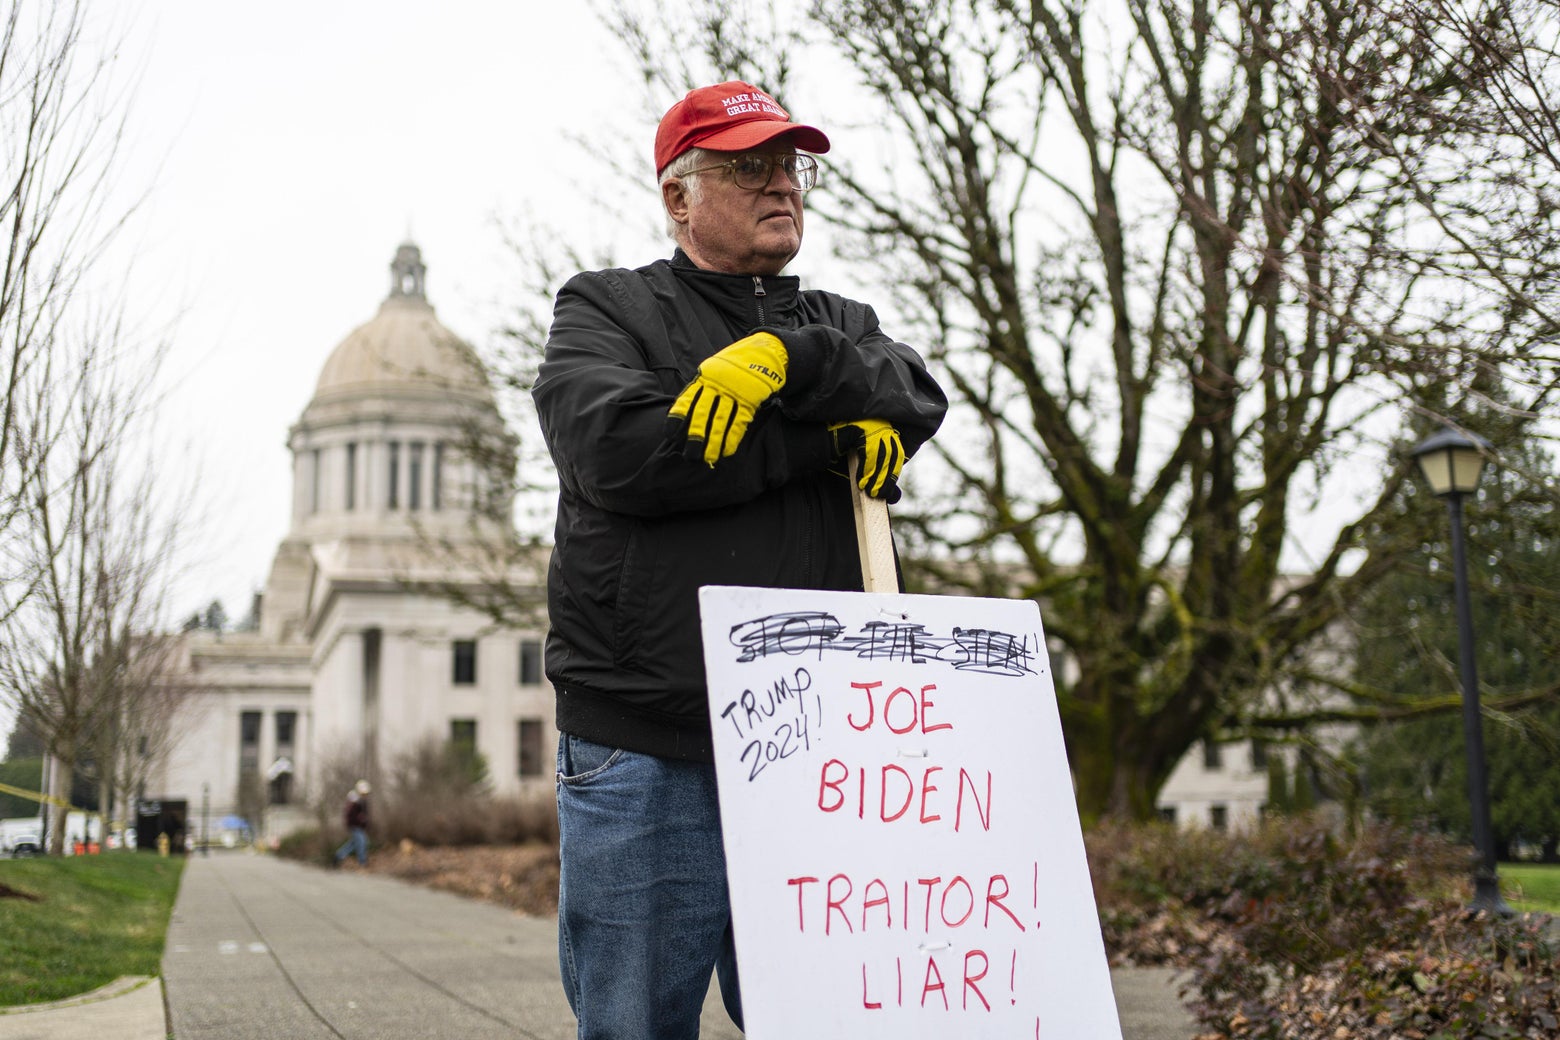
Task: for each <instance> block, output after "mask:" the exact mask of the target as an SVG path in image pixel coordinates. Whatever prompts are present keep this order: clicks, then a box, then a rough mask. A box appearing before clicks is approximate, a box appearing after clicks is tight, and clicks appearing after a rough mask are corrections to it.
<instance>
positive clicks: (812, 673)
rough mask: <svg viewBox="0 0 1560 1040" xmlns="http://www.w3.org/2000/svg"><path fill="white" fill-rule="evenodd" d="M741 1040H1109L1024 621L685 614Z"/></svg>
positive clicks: (1069, 826) (724, 603)
mask: <svg viewBox="0 0 1560 1040" xmlns="http://www.w3.org/2000/svg"><path fill="white" fill-rule="evenodd" d="M699 603H700V610H701V613H702V622H703V634H704V655H705V667H706V670H707V673H708V677H709V690H710V716H711V719H712V720H713V724H714V733H715V763H716V776H717V780H718V783H719V789H720V811H721V822H722V826H723V828H724V831H725V844H726V860H727V867H728V876H729V878H730V888H731V904H732V915H733V926H734V929H735V934H736V942H737V961H738V966H739V972H740V975H741V981H742V1007H743V1017H744V1018H745V1019H746V1023H745V1025H746V1032H747V1035H748V1036H749V1037H751V1038H753V1040H798V1038H805V1040H828V1038H840V1040H847V1038H848V1040H863V1038H870V1037H890V1036H892V1037H895V1038H907V1037H927V1038H932V1037H935V1038H937V1040H951V1038H960V1040H963V1038H969V1037H1005V1038H1011V1040H1034V1038H1037V1037H1039V1038H1055V1040H1119V1038H1120V1037H1121V1027H1120V1024H1119V1022H1118V1020H1117V1016H1116V1005H1115V1000H1114V996H1113V994H1112V991H1111V984H1110V972H1109V969H1108V967H1107V964H1106V960H1105V948H1104V944H1103V943H1102V941H1101V938H1100V926H1099V917H1098V913H1097V911H1096V909H1095V904H1094V894H1093V890H1092V889H1091V887H1090V884H1089V873H1088V864H1087V862H1086V860H1085V858H1084V849H1083V836H1082V833H1081V831H1080V829H1079V825H1078V810H1077V806H1076V803H1075V802H1074V799H1073V789H1072V780H1071V777H1070V775H1069V773H1068V769H1067V755H1066V751H1065V750H1064V748H1063V745H1062V732H1061V724H1060V720H1059V718H1058V715H1057V710H1056V694H1055V690H1054V688H1053V686H1052V682H1051V674H1050V669H1049V666H1048V661H1047V655H1046V651H1045V642H1044V638H1043V636H1042V633H1041V626H1040V612H1039V610H1038V608H1037V607H1036V606H1035V604H1033V603H1031V602H1010V601H1005V600H988V599H959V598H952V597H939V596H904V595H878V594H867V593H859V592H857V593H842V592H812V591H803V590H794V589H751V588H729V587H709V588H704V589H702V590H700V598H699Z"/></svg>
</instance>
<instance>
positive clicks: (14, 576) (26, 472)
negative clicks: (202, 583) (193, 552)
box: [0, 0, 173, 851]
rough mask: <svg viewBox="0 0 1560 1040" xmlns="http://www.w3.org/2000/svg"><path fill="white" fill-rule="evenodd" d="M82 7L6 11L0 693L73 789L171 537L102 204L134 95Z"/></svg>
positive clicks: (109, 706) (2, 55) (118, 699)
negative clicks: (157, 490) (155, 489)
mask: <svg viewBox="0 0 1560 1040" xmlns="http://www.w3.org/2000/svg"><path fill="white" fill-rule="evenodd" d="M88 16H89V11H88V8H87V5H85V4H84V3H79V2H68V0H67V2H52V3H50V2H39V3H31V2H24V3H16V4H12V5H10V6H9V7H8V8H7V9H6V13H5V14H4V16H3V23H0V132H3V133H4V137H5V141H6V149H5V159H4V163H5V165H4V191H3V193H0V223H3V226H4V230H5V232H6V234H7V239H8V244H7V250H6V254H5V261H4V265H3V270H0V394H3V398H0V632H3V634H0V702H4V703H6V704H7V705H8V706H9V707H11V708H13V709H14V710H15V711H16V712H17V714H18V715H19V716H22V717H25V718H27V719H28V720H29V723H30V724H31V725H34V726H36V727H38V728H39V729H40V736H41V737H42V738H43V739H44V742H45V744H46V746H47V747H48V750H49V753H50V754H51V755H52V756H53V757H54V759H55V761H56V765H57V769H56V776H58V777H60V778H61V779H62V780H63V782H64V783H65V784H67V785H68V784H69V782H70V779H71V774H72V773H73V771H74V769H75V766H76V764H77V762H78V761H79V760H80V759H81V758H82V756H84V755H89V754H91V753H92V750H93V748H94V746H96V749H97V756H98V758H99V760H100V761H102V762H104V763H105V766H104V775H105V777H107V776H111V775H112V773H113V769H112V767H111V765H109V764H108V763H111V762H112V760H113V758H114V757H115V755H116V754H117V752H116V751H115V749H113V748H112V747H111V746H110V736H111V734H112V733H113V732H114V731H115V730H116V729H118V728H121V727H120V722H122V720H123V718H124V717H125V715H126V713H127V712H129V711H130V710H131V709H132V707H133V705H132V703H131V702H130V701H129V700H128V699H127V691H128V690H129V689H130V688H131V686H132V685H133V684H134V683H136V682H139V681H141V680H140V678H138V677H139V676H141V674H142V673H144V671H145V670H146V667H147V662H146V661H145V660H143V659H142V653H143V651H144V650H145V649H146V648H147V647H148V646H149V645H150V644H149V643H148V642H147V640H145V639H144V638H142V633H144V632H145V631H146V630H147V628H148V626H150V625H151V624H152V623H153V622H154V619H155V618H156V617H157V613H158V610H159V609H160V603H159V602H158V595H157V590H158V589H159V588H160V582H161V579H162V576H163V572H164V570H165V568H166V566H167V551H168V549H169V544H170V543H169V539H170V538H171V536H172V531H173V528H172V527H171V526H169V525H166V524H164V523H162V521H161V520H159V519H158V516H157V512H156V504H157V500H156V498H155V496H154V495H153V494H152V487H151V478H152V473H153V470H152V468H151V466H150V464H149V462H143V461H141V459H142V449H143V448H144V449H145V452H146V454H145V458H146V459H149V458H150V454H149V452H150V450H151V442H150V440H146V439H143V440H137V438H138V437H142V438H144V437H146V435H147V429H146V428H145V427H144V426H143V425H141V424H140V420H141V419H143V418H144V417H145V416H147V415H148V414H149V412H150V406H151V405H152V403H153V402H152V399H151V390H152V385H153V380H154V377H155V375H156V372H157V369H158V362H159V360H160V358H161V355H162V346H161V345H160V344H158V343H156V342H149V343H148V342H144V341H143V337H142V336H141V335H140V334H139V333H138V332H137V330H135V329H134V328H133V327H131V326H130V325H129V324H127V317H126V316H127V314H128V308H127V307H126V305H125V300H124V298H123V291H122V285H123V281H124V280H123V279H122V278H114V277H112V276H111V274H110V272H108V271H107V270H105V269H104V268H105V262H106V261H107V259H108V257H109V254H110V247H111V245H112V243H113V242H114V240H115V238H116V236H117V235H118V233H119V232H120V231H121V230H122V229H123V227H124V224H125V220H126V219H127V217H128V216H129V214H130V213H131V212H133V209H134V206H133V204H132V205H130V206H128V207H126V208H124V209H115V208H114V200H113V198H111V188H114V187H116V185H115V179H114V176H113V175H114V173H115V169H116V158H117V153H118V149H119V146H120V142H121V140H122V139H123V135H124V127H125V121H126V117H127V114H128V111H129V100H130V95H129V93H128V92H126V91H125V89H124V84H123V83H121V82H119V81H118V79H117V77H116V76H115V75H114V70H113V62H114V60H115V53H116V51H115V48H114V47H113V46H111V45H110V46H106V47H103V48H102V49H97V45H96V44H95V43H93V42H91V41H92V36H93V33H94V32H95V31H96V29H97V28H98V27H97V26H95V25H93V24H92V23H91V22H90V20H89V17H88ZM105 808H106V807H105ZM63 838H64V829H63V828H62V827H55V828H53V833H52V839H53V840H52V846H53V850H54V851H58V850H59V849H60V847H61V843H62V841H63Z"/></svg>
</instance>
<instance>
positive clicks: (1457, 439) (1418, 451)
mask: <svg viewBox="0 0 1560 1040" xmlns="http://www.w3.org/2000/svg"><path fill="white" fill-rule="evenodd" d="M1491 447H1492V445H1491V444H1490V442H1489V441H1487V440H1485V439H1484V438H1483V437H1480V436H1479V435H1478V434H1476V433H1465V432H1463V431H1462V430H1454V429H1450V428H1448V429H1445V430H1442V431H1440V432H1439V433H1434V434H1431V435H1430V436H1429V437H1426V438H1425V439H1424V440H1422V441H1420V442H1419V443H1418V444H1416V445H1414V449H1413V455H1414V458H1415V459H1416V460H1417V461H1418V463H1419V471H1420V472H1421V473H1422V474H1424V478H1425V482H1426V483H1427V484H1429V485H1430V490H1431V491H1432V492H1434V493H1435V494H1436V495H1466V494H1470V493H1472V492H1473V491H1474V490H1475V489H1477V488H1478V486H1479V476H1480V475H1481V474H1482V473H1483V471H1484V458H1485V456H1486V455H1487V454H1489V451H1490V448H1491Z"/></svg>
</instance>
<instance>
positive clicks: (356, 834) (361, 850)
mask: <svg viewBox="0 0 1560 1040" xmlns="http://www.w3.org/2000/svg"><path fill="white" fill-rule="evenodd" d="M348 856H357V861H358V863H360V864H363V863H367V862H368V831H366V830H364V829H363V828H362V827H350V828H348V829H347V840H346V841H344V842H342V844H341V848H339V849H337V850H336V862H337V863H340V862H341V861H342V860H344V859H346V858H347V857H348Z"/></svg>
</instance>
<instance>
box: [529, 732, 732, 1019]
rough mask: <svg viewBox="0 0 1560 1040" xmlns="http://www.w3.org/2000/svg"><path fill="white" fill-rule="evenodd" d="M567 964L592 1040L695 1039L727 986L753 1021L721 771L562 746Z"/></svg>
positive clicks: (569, 740)
mask: <svg viewBox="0 0 1560 1040" xmlns="http://www.w3.org/2000/svg"><path fill="white" fill-rule="evenodd" d="M558 833H559V857H560V859H561V861H562V872H561V877H560V879H559V884H558V963H559V967H560V969H561V971H562V975H563V988H564V991H565V993H566V994H567V995H568V998H569V1006H570V1007H571V1008H573V1009H574V1016H575V1018H576V1019H578V1020H579V1033H578V1035H579V1038H580V1040H695V1038H697V1037H698V1035H699V1012H700V1009H701V1008H702V1007H703V1005H704V997H705V994H706V993H707V992H708V990H709V986H710V972H711V970H714V971H715V973H716V974H717V976H718V977H719V979H720V990H721V996H722V998H724V1000H725V1004H726V1011H727V1013H728V1014H730V1015H731V1018H732V1021H734V1022H736V1023H737V1025H738V1027H740V1026H741V1025H742V1002H741V997H740V995H739V994H738V992H737V958H736V949H735V947H734V946H733V944H732V938H731V905H730V901H729V899H728V897H727V894H726V854H725V850H724V849H723V848H722V846H721V832H720V807H719V805H718V804H717V802H716V800H715V767H714V766H711V765H701V764H698V763H694V762H678V761H674V760H671V759H664V758H657V757H655V756H653V755H642V754H638V753H636V752H632V751H623V750H621V749H617V748H610V747H605V746H603V745H601V744H593V743H591V742H590V741H588V740H581V739H580V738H578V737H574V736H570V735H568V734H566V733H565V734H561V735H560V736H559V739H558Z"/></svg>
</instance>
